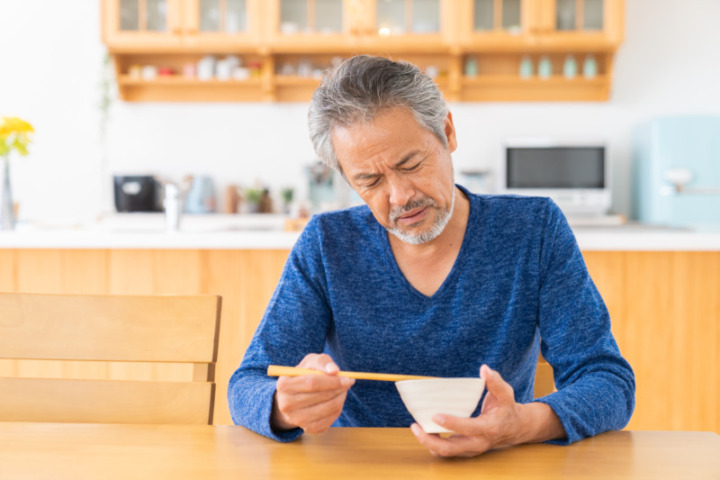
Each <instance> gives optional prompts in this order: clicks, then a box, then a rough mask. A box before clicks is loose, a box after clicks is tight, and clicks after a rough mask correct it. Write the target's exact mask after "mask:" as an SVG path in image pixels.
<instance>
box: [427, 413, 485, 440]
mask: <svg viewBox="0 0 720 480" xmlns="http://www.w3.org/2000/svg"><path fill="white" fill-rule="evenodd" d="M432 421H433V422H435V423H437V424H438V425H440V426H441V427H444V428H447V429H448V430H450V431H452V432H455V433H457V434H459V435H467V436H477V435H480V436H484V435H486V430H487V428H488V426H489V421H490V420H489V419H488V418H487V417H483V416H482V415H480V416H479V417H474V418H465V417H456V416H454V415H447V414H438V415H433V417H432Z"/></svg>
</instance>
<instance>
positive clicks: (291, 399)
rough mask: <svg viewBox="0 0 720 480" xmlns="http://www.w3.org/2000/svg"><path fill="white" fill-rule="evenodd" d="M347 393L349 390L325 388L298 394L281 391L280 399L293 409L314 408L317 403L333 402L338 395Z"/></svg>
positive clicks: (282, 403)
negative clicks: (320, 390) (319, 390)
mask: <svg viewBox="0 0 720 480" xmlns="http://www.w3.org/2000/svg"><path fill="white" fill-rule="evenodd" d="M346 394H347V390H344V389H338V390H325V391H322V392H317V393H298V394H284V393H280V394H279V398H278V401H279V402H280V403H281V405H282V406H287V407H288V408H292V409H303V408H312V407H314V406H315V405H322V404H324V403H328V402H332V401H334V400H335V399H337V398H338V397H344V396H345V395H346Z"/></svg>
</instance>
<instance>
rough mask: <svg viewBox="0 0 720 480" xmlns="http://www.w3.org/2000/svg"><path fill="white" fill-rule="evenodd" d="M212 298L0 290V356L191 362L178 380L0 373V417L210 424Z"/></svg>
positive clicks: (214, 337) (216, 309) (216, 311)
mask: <svg viewBox="0 0 720 480" xmlns="http://www.w3.org/2000/svg"><path fill="white" fill-rule="evenodd" d="M220 309H221V298H220V297H218V296H214V295H190V296H176V295H150V296H147V295H145V296H134V295H133V296H131V295H37V294H19V293H12V294H0V358H3V359H15V360H31V359H34V360H80V361H104V362H150V363H154V362H160V363H167V362H170V363H186V364H192V378H188V379H187V381H132V380H109V379H80V380H78V379H63V378H19V377H0V392H2V393H0V421H25V422H72V423H154V424H173V423H177V424H212V412H213V403H214V394H215V383H214V382H215V378H214V377H215V362H216V361H217V346H218V334H219V323H220Z"/></svg>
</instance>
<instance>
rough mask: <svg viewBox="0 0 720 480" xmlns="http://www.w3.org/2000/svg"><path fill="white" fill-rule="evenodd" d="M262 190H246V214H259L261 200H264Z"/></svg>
mask: <svg viewBox="0 0 720 480" xmlns="http://www.w3.org/2000/svg"><path fill="white" fill-rule="evenodd" d="M262 193H263V191H262V189H260V188H246V189H245V207H246V208H245V213H258V212H259V210H260V198H262Z"/></svg>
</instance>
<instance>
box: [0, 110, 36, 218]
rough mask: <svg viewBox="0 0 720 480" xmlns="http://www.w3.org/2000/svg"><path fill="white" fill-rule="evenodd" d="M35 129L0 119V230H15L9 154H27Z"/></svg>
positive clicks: (27, 124)
mask: <svg viewBox="0 0 720 480" xmlns="http://www.w3.org/2000/svg"><path fill="white" fill-rule="evenodd" d="M34 132H35V129H34V128H33V126H32V125H30V124H29V123H28V122H26V121H25V120H22V119H20V118H17V117H2V118H1V119H0V159H2V164H1V165H0V230H12V229H13V228H15V210H14V207H13V201H12V191H11V190H10V154H11V153H12V152H13V150H14V151H16V152H18V153H19V154H20V155H22V156H25V155H27V154H28V150H27V146H28V145H29V144H30V142H31V141H32V137H31V134H32V133H34Z"/></svg>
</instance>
